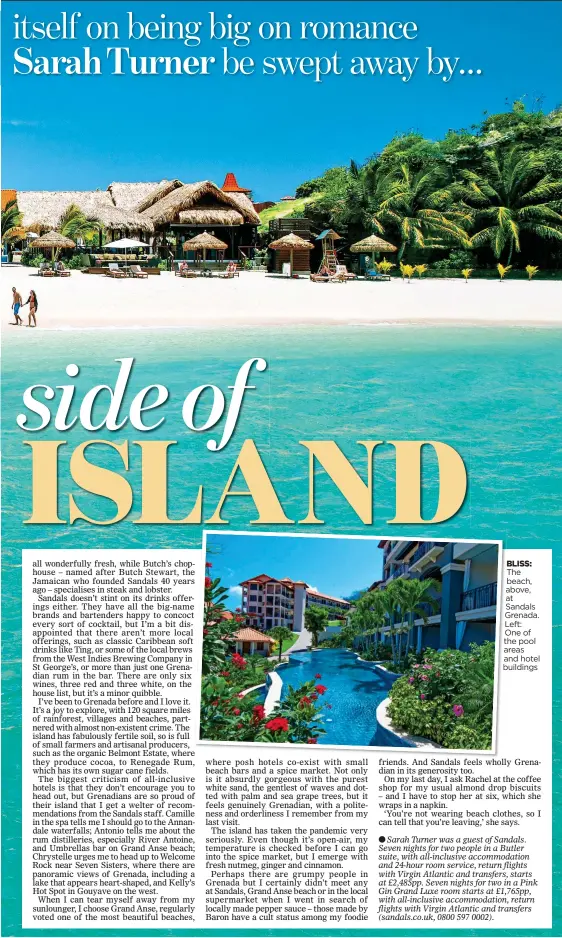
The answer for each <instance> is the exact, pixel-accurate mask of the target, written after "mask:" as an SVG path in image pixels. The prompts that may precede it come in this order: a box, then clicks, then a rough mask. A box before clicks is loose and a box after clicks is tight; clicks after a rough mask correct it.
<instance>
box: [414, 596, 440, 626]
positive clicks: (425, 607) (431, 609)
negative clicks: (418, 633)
mask: <svg viewBox="0 0 562 938" xmlns="http://www.w3.org/2000/svg"><path fill="white" fill-rule="evenodd" d="M418 609H419V611H420V613H421V612H424V613H425V615H426V616H427V618H428V619H429V618H430V617H431V616H438V615H440V614H441V597H440V596H436V597H435V606H432V605H431V603H419V605H418ZM418 621H421V615H419V616H417V617H416V622H418Z"/></svg>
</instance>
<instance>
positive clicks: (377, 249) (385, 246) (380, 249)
mask: <svg viewBox="0 0 562 938" xmlns="http://www.w3.org/2000/svg"><path fill="white" fill-rule="evenodd" d="M349 250H350V251H352V252H353V253H354V254H379V253H380V254H392V253H393V252H394V251H397V250H398V248H397V247H395V246H394V244H390V242H389V241H384V240H383V238H379V236H378V235H369V237H368V238H363V240H362V241H356V242H355V244H352V245H351V247H350V249H349Z"/></svg>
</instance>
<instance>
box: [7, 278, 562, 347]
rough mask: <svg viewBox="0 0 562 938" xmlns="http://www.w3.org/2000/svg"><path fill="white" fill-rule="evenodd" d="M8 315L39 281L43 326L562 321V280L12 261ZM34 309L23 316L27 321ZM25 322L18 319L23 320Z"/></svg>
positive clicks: (556, 323)
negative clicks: (120, 275) (333, 277)
mask: <svg viewBox="0 0 562 938" xmlns="http://www.w3.org/2000/svg"><path fill="white" fill-rule="evenodd" d="M2 272H3V284H4V290H3V294H4V302H5V307H4V315H3V317H2V329H3V330H4V332H6V330H9V332H14V331H15V329H16V327H14V326H10V325H9V323H10V321H13V316H12V315H11V312H10V306H11V287H12V286H15V287H17V289H18V290H19V291H20V293H21V294H22V297H23V299H24V301H25V300H26V299H27V297H28V296H29V291H30V290H31V289H34V290H35V291H36V293H37V298H38V301H39V309H38V315H37V324H38V328H40V329H48V330H57V329H58V330H61V329H62V330H67V329H131V328H144V329H166V328H175V329H177V328H182V327H185V328H187V329H209V328H210V329H216V328H236V327H240V326H255V327H256V328H258V327H261V326H277V327H279V326H292V325H311V326H313V325H317V326H320V325H340V326H341V325H351V324H359V323H361V324H367V325H368V324H377V323H420V324H423V323H434V324H448V325H451V324H455V323H456V324H459V325H460V324H468V323H474V324H478V325H486V324H491V325H496V326H498V325H506V326H513V325H542V326H547V325H550V326H560V325H562V282H560V281H558V282H556V281H540V280H539V281H533V282H531V283H529V282H527V281H521V280H511V281H510V280H509V279H507V280H506V281H505V282H504V283H500V282H499V280H473V281H469V282H468V283H465V282H464V280H461V279H459V280H431V279H429V280H423V279H422V280H418V279H416V280H415V281H412V283H404V282H403V281H402V280H391V281H389V282H380V283H367V282H364V281H350V282H348V283H327V284H321V283H313V282H311V281H310V280H307V279H304V278H303V279H299V280H289V279H283V278H280V277H275V276H268V275H266V274H263V273H257V272H256V273H254V272H250V271H248V272H244V271H242V272H241V274H240V276H239V277H236V278H234V279H230V280H224V279H219V278H218V277H212V278H197V279H183V278H180V277H176V276H174V275H173V274H171V273H167V272H163V273H161V274H160V276H150V277H148V278H147V279H143V280H135V279H132V278H127V279H126V280H125V279H113V278H110V277H106V276H100V275H92V274H83V273H81V272H79V271H73V272H72V274H71V276H70V277H65V278H58V277H57V278H44V277H38V276H37V272H36V270H35V269H34V268H29V267H19V266H8V267H4V268H3V271H2ZM27 309H28V307H25V306H24V307H23V309H22V316H23V319H24V323H27ZM18 331H20V330H19V328H18Z"/></svg>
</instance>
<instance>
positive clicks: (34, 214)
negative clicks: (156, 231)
mask: <svg viewBox="0 0 562 938" xmlns="http://www.w3.org/2000/svg"><path fill="white" fill-rule="evenodd" d="M71 205H77V206H78V208H79V209H80V211H82V212H83V213H84V215H85V216H86V218H91V219H95V220H96V221H99V222H101V224H102V225H104V226H105V227H106V228H111V229H112V230H121V231H125V232H128V231H131V232H135V231H143V232H151V231H152V230H153V225H152V222H151V220H150V219H149V218H147V217H145V216H144V215H140V214H139V213H138V212H134V211H131V210H126V209H123V208H119V207H118V206H116V205H115V204H114V202H113V200H112V198H111V195H110V193H109V192H108V191H107V190H105V191H103V192H102V191H101V190H99V189H96V190H93V191H92V190H90V191H78V190H65V191H62V192H48V191H46V190H44V189H42V190H35V191H23V192H22V191H20V192H18V208H19V210H20V212H21V215H22V225H23V227H24V228H26V229H27V230H28V231H30V230H32V229H35V230H37V231H48V230H49V229H51V230H53V229H56V228H57V226H58V224H59V223H60V220H61V218H62V217H63V215H64V214H65V212H66V211H67V209H68V208H69V207H70V206H71Z"/></svg>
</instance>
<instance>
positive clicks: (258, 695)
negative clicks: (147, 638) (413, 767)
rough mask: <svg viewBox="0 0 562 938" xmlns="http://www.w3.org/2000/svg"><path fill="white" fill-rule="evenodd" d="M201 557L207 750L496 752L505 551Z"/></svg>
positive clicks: (358, 548) (339, 547) (235, 552)
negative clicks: (292, 746) (275, 746)
mask: <svg viewBox="0 0 562 938" xmlns="http://www.w3.org/2000/svg"><path fill="white" fill-rule="evenodd" d="M205 545H206V571H205V572H206V578H205V612H204V622H203V635H202V679H201V713H200V739H201V740H214V741H217V742H240V743H242V742H243V743H248V742H258V743H260V742H261V743H302V744H306V745H317V744H318V745H327V746H377V747H389V748H394V747H398V748H400V747H402V748H415V749H422V750H426V749H455V750H463V749H467V750H469V749H476V750H490V749H491V748H492V728H493V715H494V693H495V691H494V688H495V671H496V643H495V639H496V623H497V611H498V569H499V567H498V564H499V560H500V547H499V544H498V543H497V542H493V541H489V542H483V543H474V542H470V541H459V542H448V541H430V540H425V539H424V540H416V539H411V540H387V539H374V538H361V537H357V538H339V537H313V536H310V537H300V536H298V535H289V536H287V535H285V536H283V535H274V534H267V535H264V534H244V533H234V532H232V533H225V534H220V533H218V532H207V533H206V537H205Z"/></svg>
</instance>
